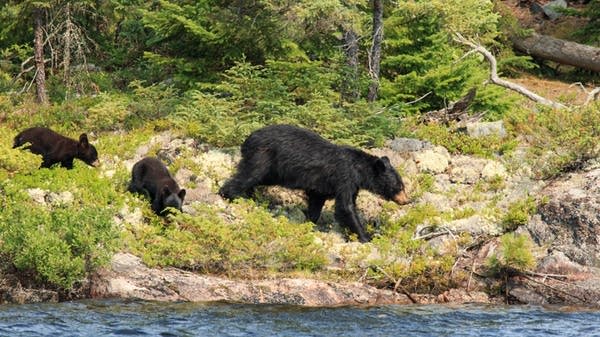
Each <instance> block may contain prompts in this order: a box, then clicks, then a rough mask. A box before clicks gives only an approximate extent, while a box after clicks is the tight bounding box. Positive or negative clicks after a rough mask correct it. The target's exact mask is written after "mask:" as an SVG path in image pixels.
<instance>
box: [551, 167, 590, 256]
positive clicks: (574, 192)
mask: <svg viewBox="0 0 600 337" xmlns="http://www.w3.org/2000/svg"><path fill="white" fill-rule="evenodd" d="M542 194H543V195H544V196H545V198H547V199H548V200H549V202H547V203H546V204H544V205H541V206H540V207H539V214H540V217H541V220H543V221H544V222H545V223H546V224H547V225H548V230H549V231H550V232H551V233H552V234H553V235H554V236H555V239H554V240H553V241H552V242H551V243H550V248H551V249H553V250H558V251H561V252H563V253H564V254H565V255H566V256H567V257H568V258H569V259H571V260H572V261H574V262H577V263H579V264H581V265H584V266H594V267H599V266H600V169H595V170H592V171H590V172H583V173H575V174H572V175H570V176H569V177H567V178H566V179H563V180H560V181H555V182H553V183H552V184H550V185H549V186H548V187H546V188H545V189H544V190H543V191H542Z"/></svg>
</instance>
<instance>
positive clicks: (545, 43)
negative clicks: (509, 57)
mask: <svg viewBox="0 0 600 337" xmlns="http://www.w3.org/2000/svg"><path fill="white" fill-rule="evenodd" d="M510 40H511V42H512V43H513V45H514V47H515V48H516V49H517V50H519V51H521V52H524V53H526V54H529V55H531V56H534V57H537V58H541V59H544V60H550V61H554V62H558V63H560V64H568V65H571V66H574V67H577V68H582V69H587V70H591V71H596V72H600V48H595V47H592V46H588V45H584V44H579V43H575V42H572V41H566V40H561V39H557V38H554V37H552V36H548V35H541V34H537V33H532V34H531V35H528V36H526V37H520V36H517V35H512V36H511V37H510Z"/></svg>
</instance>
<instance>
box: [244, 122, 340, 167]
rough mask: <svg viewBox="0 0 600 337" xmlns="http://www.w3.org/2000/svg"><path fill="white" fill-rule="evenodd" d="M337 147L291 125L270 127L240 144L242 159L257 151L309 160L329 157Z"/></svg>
mask: <svg viewBox="0 0 600 337" xmlns="http://www.w3.org/2000/svg"><path fill="white" fill-rule="evenodd" d="M339 148H340V147H339V146H337V145H335V144H333V143H331V142H329V141H328V140H326V139H324V138H323V137H321V136H319V135H318V134H317V133H315V132H313V131H310V130H306V129H302V128H299V127H296V126H293V125H285V124H281V125H270V126H266V127H264V128H262V129H258V130H256V131H254V132H253V133H252V134H250V136H248V138H247V139H246V141H245V142H244V143H243V144H242V147H241V152H242V156H243V157H247V156H249V155H252V154H253V153H255V152H257V151H272V152H276V155H277V156H278V157H280V156H285V157H287V156H294V157H296V159H309V158H315V156H316V157H325V156H329V155H331V154H333V153H335V152H337V151H339Z"/></svg>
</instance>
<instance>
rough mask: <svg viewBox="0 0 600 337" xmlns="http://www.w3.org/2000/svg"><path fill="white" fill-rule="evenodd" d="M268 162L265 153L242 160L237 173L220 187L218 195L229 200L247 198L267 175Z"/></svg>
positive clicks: (268, 158)
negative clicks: (240, 197)
mask: <svg viewBox="0 0 600 337" xmlns="http://www.w3.org/2000/svg"><path fill="white" fill-rule="evenodd" d="M270 162H271V160H270V157H269V155H268V153H267V152H258V153H256V154H254V156H252V157H250V158H249V159H242V161H241V162H240V165H239V166H238V172H237V173H236V174H235V176H234V177H233V178H231V179H230V180H229V181H227V182H226V183H225V185H223V187H221V189H220V190H219V194H220V195H221V196H222V197H224V198H226V199H230V200H231V199H235V198H236V197H239V196H248V195H249V193H251V192H252V191H253V190H254V187H256V186H257V185H260V184H261V183H262V182H263V180H264V179H265V177H266V176H267V175H268V174H269V170H270Z"/></svg>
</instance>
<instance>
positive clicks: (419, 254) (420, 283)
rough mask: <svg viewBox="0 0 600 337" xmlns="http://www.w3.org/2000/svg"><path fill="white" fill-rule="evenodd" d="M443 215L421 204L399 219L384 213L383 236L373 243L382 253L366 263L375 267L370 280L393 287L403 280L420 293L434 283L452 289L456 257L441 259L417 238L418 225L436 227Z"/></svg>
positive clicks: (381, 228) (369, 273)
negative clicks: (379, 281)
mask: <svg viewBox="0 0 600 337" xmlns="http://www.w3.org/2000/svg"><path fill="white" fill-rule="evenodd" d="M440 215H441V214H440V212H439V211H438V210H437V209H436V208H435V207H434V206H433V205H430V204H425V205H417V206H415V207H413V208H411V209H409V210H408V212H407V213H406V214H405V215H404V216H402V217H399V218H393V217H390V214H389V213H388V211H384V212H383V213H382V219H381V220H382V223H381V226H380V233H379V235H377V236H375V237H374V238H373V241H372V244H373V245H374V246H375V247H376V248H377V251H378V253H379V254H378V256H377V257H375V258H374V259H369V260H367V261H366V262H367V263H369V265H370V266H371V268H370V269H369V270H368V275H369V277H371V278H373V279H375V280H386V281H387V282H388V283H391V284H394V283H395V282H397V280H403V282H402V284H404V285H407V286H410V287H411V288H413V289H415V290H420V291H424V288H423V287H425V288H426V287H429V286H431V285H432V284H435V285H437V286H440V287H442V288H443V287H444V286H448V282H449V279H448V278H447V277H446V276H447V273H448V272H449V271H450V270H451V268H452V265H453V263H454V260H455V257H454V256H452V255H451V254H448V255H445V256H441V255H439V254H438V253H437V252H436V251H435V250H433V249H432V248H431V247H429V245H428V244H427V243H426V242H424V241H423V240H418V239H415V238H413V233H414V232H415V230H416V227H417V225H423V224H435V221H436V220H435V219H436V218H439V216H440ZM361 263H364V262H363V261H361ZM430 290H431V289H428V291H430Z"/></svg>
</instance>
